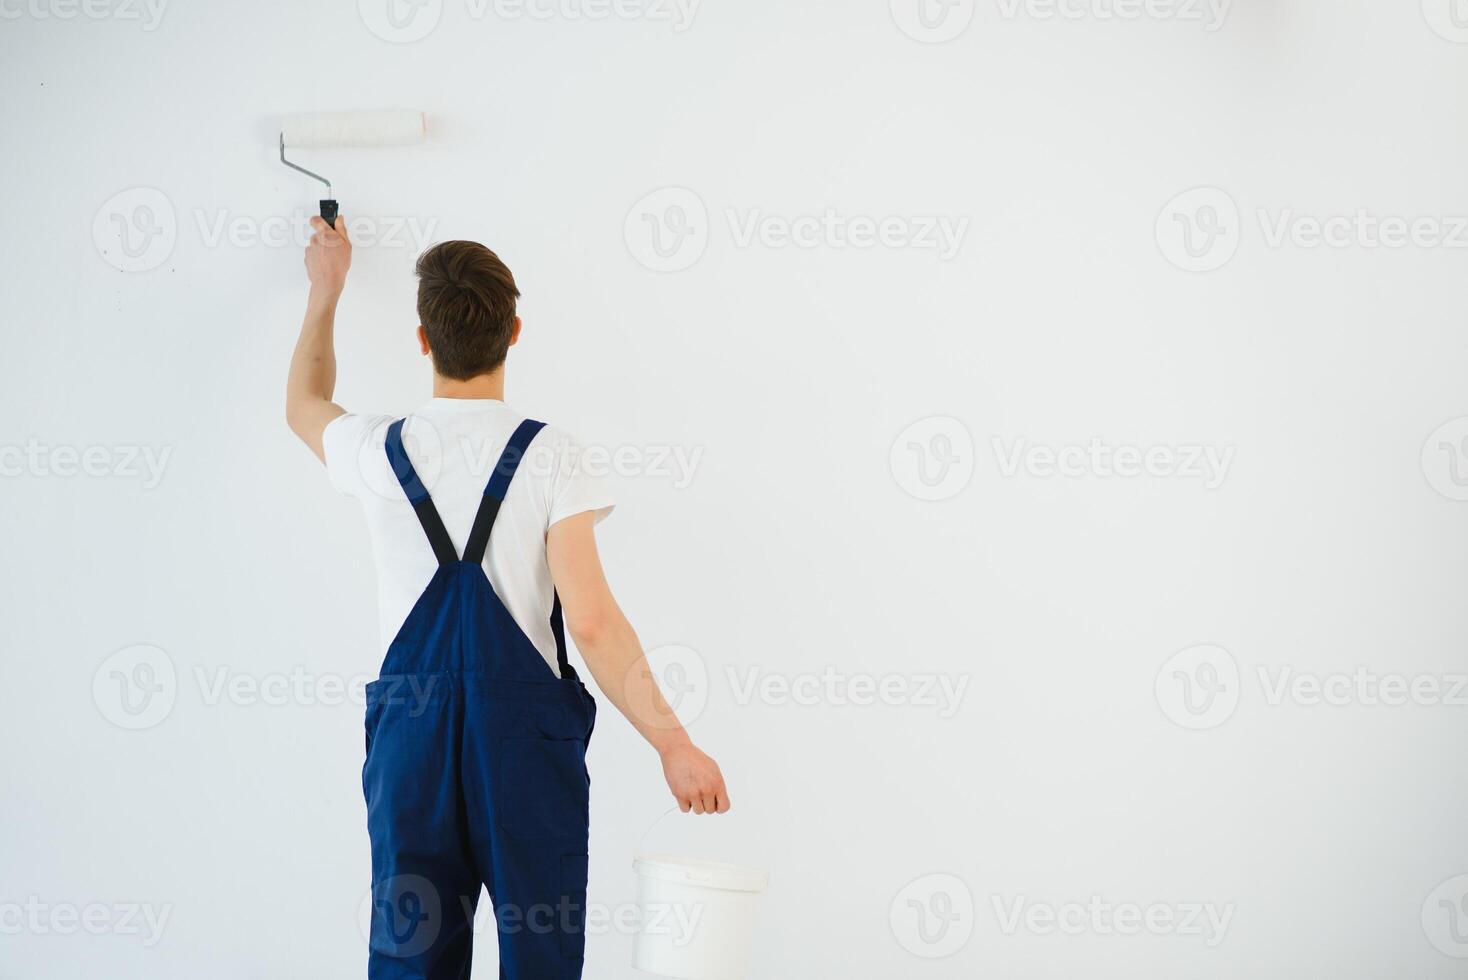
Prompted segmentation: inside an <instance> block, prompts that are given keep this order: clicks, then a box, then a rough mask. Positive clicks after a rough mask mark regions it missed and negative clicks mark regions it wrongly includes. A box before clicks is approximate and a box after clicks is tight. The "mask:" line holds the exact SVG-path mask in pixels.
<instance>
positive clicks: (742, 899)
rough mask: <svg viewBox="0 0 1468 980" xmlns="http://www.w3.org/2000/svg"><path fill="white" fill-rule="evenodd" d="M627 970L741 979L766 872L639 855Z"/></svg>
mask: <svg viewBox="0 0 1468 980" xmlns="http://www.w3.org/2000/svg"><path fill="white" fill-rule="evenodd" d="M632 870H633V871H635V872H637V907H638V912H639V913H640V915H639V919H638V931H637V935H636V937H635V938H634V941H633V946H632V965H633V966H634V967H636V968H637V969H639V970H644V971H646V972H647V973H654V974H657V975H658V976H663V977H678V978H680V980H743V977H744V971H745V966H746V964H747V963H748V961H749V947H750V943H751V941H752V940H753V938H754V925H755V919H756V917H757V913H758V912H759V896H760V892H762V891H764V890H765V885H766V884H767V883H768V882H769V875H767V874H766V873H765V872H763V871H754V870H751V869H749V868H741V867H738V866H737V865H733V864H720V863H718V862H716V861H700V860H698V859H697V858H684V857H669V856H667V855H662V854H640V855H638V856H637V857H636V858H634V859H633V860H632Z"/></svg>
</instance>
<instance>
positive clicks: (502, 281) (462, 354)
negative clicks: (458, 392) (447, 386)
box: [418, 242, 520, 381]
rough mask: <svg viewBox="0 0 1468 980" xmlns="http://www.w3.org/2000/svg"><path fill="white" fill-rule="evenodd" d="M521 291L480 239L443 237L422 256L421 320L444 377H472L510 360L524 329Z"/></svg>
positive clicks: (420, 271)
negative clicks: (508, 356) (517, 306)
mask: <svg viewBox="0 0 1468 980" xmlns="http://www.w3.org/2000/svg"><path fill="white" fill-rule="evenodd" d="M519 296H520V290H519V289H517V288H515V277H514V276H513V275H511V274H510V270H509V269H508V268H507V267H506V266H505V264H504V263H503V262H501V261H500V259H499V256H498V255H495V254H494V253H493V252H491V251H490V250H489V249H487V248H485V247H484V246H483V245H480V244H479V243H478V242H440V243H439V244H437V245H435V246H433V247H432V248H430V249H429V250H428V251H426V252H424V253H423V254H422V255H420V256H418V322H419V323H420V324H421V327H420V332H421V336H422V338H423V341H424V343H425V344H426V345H427V348H428V350H429V351H430V352H431V353H432V355H433V368H434V370H435V371H436V372H438V374H439V375H440V376H441V377H444V378H451V379H453V380H455V381H467V380H468V379H470V378H473V377H477V376H479V375H481V374H488V373H490V372H491V371H493V370H495V369H496V368H498V367H499V366H500V365H501V364H503V363H504V362H505V353H506V352H507V351H508V350H509V348H510V345H511V344H513V343H514V342H515V340H516V339H517V338H518V337H519V334H520V318H519V317H517V316H516V315H515V300H516V299H518V298H519Z"/></svg>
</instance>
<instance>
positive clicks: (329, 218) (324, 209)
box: [321, 197, 338, 228]
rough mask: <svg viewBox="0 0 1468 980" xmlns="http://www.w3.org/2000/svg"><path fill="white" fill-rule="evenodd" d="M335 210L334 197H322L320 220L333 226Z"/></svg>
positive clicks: (334, 224)
mask: <svg viewBox="0 0 1468 980" xmlns="http://www.w3.org/2000/svg"><path fill="white" fill-rule="evenodd" d="M337 210H338V208H337V204H336V201H335V200H334V199H332V198H329V197H328V198H324V199H323V200H322V201H321V220H322V221H325V222H326V223H327V224H328V225H331V227H333V228H335V227H336V214H337Z"/></svg>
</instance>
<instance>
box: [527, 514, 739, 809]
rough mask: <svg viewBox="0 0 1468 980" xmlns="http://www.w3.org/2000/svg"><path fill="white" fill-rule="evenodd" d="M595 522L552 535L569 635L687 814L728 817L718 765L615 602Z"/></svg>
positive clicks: (590, 518)
mask: <svg viewBox="0 0 1468 980" xmlns="http://www.w3.org/2000/svg"><path fill="white" fill-rule="evenodd" d="M595 525H596V515H595V513H593V512H591V511H586V512H583V513H580V514H576V515H574V516H572V517H568V518H566V519H565V520H562V521H558V522H557V523H555V524H554V525H552V526H551V529H550V533H549V534H548V535H547V536H546V557H547V559H548V561H549V562H550V570H551V578H552V579H553V580H554V581H555V585H556V591H557V592H558V593H559V594H560V597H561V603H562V605H563V606H564V607H565V614H566V628H567V630H569V632H570V633H571V638H572V639H573V640H575V641H576V648H577V649H578V650H580V651H581V656H582V657H583V658H584V659H585V660H586V666H587V667H589V668H590V669H591V674H592V676H593V677H595V678H596V683H597V686H599V687H600V688H601V689H602V692H603V693H604V694H605V695H606V696H607V697H608V698H609V699H610V700H611V702H612V704H614V705H616V708H617V710H618V711H620V712H621V713H622V714H623V715H625V716H626V718H627V720H628V721H630V722H631V723H632V727H634V728H636V729H637V731H638V732H639V733H640V734H641V735H642V737H643V738H645V739H647V741H648V744H649V745H651V746H652V747H653V748H654V749H656V750H657V753H658V756H659V757H660V758H661V759H662V763H663V776H664V778H665V779H667V781H668V789H669V790H671V791H672V793H673V797H674V798H675V799H676V800H677V801H678V806H679V807H680V808H682V810H683V812H684V813H687V812H689V811H690V810H692V811H693V812H694V813H724V812H725V811H727V810H728V809H729V791H728V789H727V788H726V787H725V786H724V776H723V773H721V772H720V771H719V766H718V764H717V763H716V762H714V760H713V759H711V758H709V757H708V756H707V755H705V754H704V753H703V752H702V751H700V750H699V748H698V747H697V746H696V745H694V744H693V741H692V740H691V739H690V738H689V737H688V733H687V732H686V731H684V729H683V725H682V724H681V723H680V722H679V721H678V716H677V715H675V714H674V713H673V709H672V708H670V707H668V703H667V701H665V700H664V699H663V693H662V691H661V690H659V689H658V685H657V681H656V680H654V679H653V676H652V671H651V670H650V669H649V668H648V666H647V660H646V658H644V657H643V655H642V644H641V643H640V642H638V639H637V634H636V632H634V631H633V629H632V624H631V623H629V622H628V621H627V617H626V616H625V615H623V614H622V610H621V608H620V607H619V606H618V605H617V600H616V599H614V598H613V597H612V590H611V587H610V586H609V585H608V584H607V579H606V574H605V573H604V572H603V571H602V566H601V557H600V556H599V555H598V554H597V550H596V531H595Z"/></svg>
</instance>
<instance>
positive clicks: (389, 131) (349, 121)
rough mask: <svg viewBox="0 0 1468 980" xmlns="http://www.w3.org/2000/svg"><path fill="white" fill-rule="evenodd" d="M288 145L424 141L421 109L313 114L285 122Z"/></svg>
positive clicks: (306, 114)
mask: <svg viewBox="0 0 1468 980" xmlns="http://www.w3.org/2000/svg"><path fill="white" fill-rule="evenodd" d="M280 132H281V135H282V136H284V137H285V145H286V146H392V145H394V144H398V143H417V142H419V141H420V140H422V139H423V113H422V112H420V111H418V110H417V109H378V110H374V111H371V112H309V113H305V114H303V115H299V116H286V117H285V119H283V120H281V124H280Z"/></svg>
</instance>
